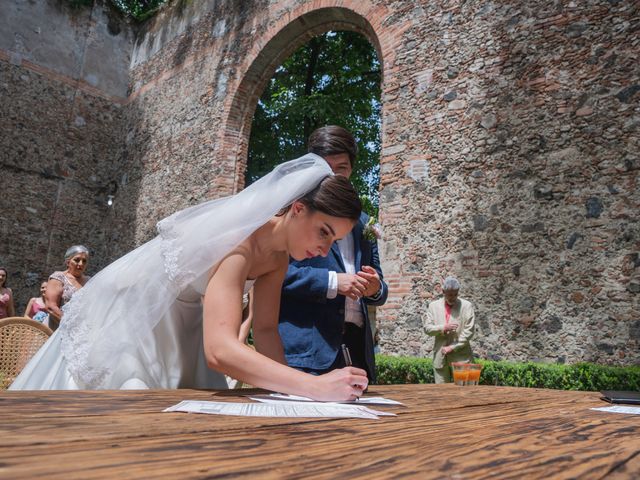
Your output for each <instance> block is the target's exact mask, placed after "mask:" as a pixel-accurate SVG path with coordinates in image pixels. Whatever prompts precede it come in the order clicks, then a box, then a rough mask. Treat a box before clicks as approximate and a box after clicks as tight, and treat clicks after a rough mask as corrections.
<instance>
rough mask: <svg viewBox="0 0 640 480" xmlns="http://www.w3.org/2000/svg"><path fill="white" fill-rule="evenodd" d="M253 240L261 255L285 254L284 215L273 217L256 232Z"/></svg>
mask: <svg viewBox="0 0 640 480" xmlns="http://www.w3.org/2000/svg"><path fill="white" fill-rule="evenodd" d="M255 240H256V246H257V247H258V249H259V250H260V251H261V253H262V254H271V253H276V252H287V233H286V215H283V216H281V217H273V218H272V219H271V220H269V221H268V222H267V223H265V224H264V225H263V226H262V227H260V228H259V229H258V230H256V233H255Z"/></svg>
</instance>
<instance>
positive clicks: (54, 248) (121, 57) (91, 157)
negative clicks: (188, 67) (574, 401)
mask: <svg viewBox="0 0 640 480" xmlns="http://www.w3.org/2000/svg"><path fill="white" fill-rule="evenodd" d="M64 5H65V4H64V3H62V2H58V1H53V0H50V1H45V2H29V1H15V2H6V3H5V4H3V6H2V18H3V19H2V22H0V168H1V173H0V192H2V194H1V197H2V198H1V200H0V205H1V208H0V264H1V265H4V266H6V267H7V268H8V270H9V283H8V284H9V286H10V287H12V289H13V290H14V293H15V296H16V300H17V307H18V308H17V309H16V310H17V313H18V314H20V315H22V313H23V311H24V307H25V305H26V302H27V301H28V299H29V298H30V297H31V296H34V295H37V294H38V288H39V283H40V281H42V280H45V279H46V278H47V277H48V275H49V274H50V273H51V272H53V271H54V270H60V269H64V268H65V267H64V252H65V251H66V249H67V248H68V247H69V246H71V245H74V244H78V243H82V244H85V245H87V246H88V247H89V248H90V250H91V252H92V257H93V258H92V264H91V265H90V267H89V272H90V273H94V272H96V271H97V270H99V269H100V268H101V267H102V266H104V265H105V264H106V263H107V262H108V260H109V259H110V258H111V257H113V255H114V251H117V250H118V249H117V248H115V247H114V246H116V247H117V245H119V244H120V243H121V242H122V241H123V240H124V243H126V244H128V245H130V244H131V243H132V242H131V241H130V240H128V239H127V238H126V237H127V234H126V229H124V230H122V229H119V228H117V226H116V225H117V222H118V220H119V218H118V214H117V213H116V212H115V211H114V209H110V208H108V207H107V205H106V201H107V195H108V193H109V192H110V191H111V190H113V189H114V188H116V187H115V186H116V185H117V182H119V181H120V175H121V173H120V171H121V170H122V169H123V161H124V160H125V155H124V149H123V145H124V142H123V141H122V138H123V132H124V123H123V118H124V117H123V108H124V105H125V103H126V96H127V88H128V78H129V70H128V68H129V56H130V53H131V49H132V46H133V34H132V32H131V30H130V29H129V27H128V26H127V25H126V23H124V22H122V21H121V20H119V19H118V18H117V16H114V13H113V12H112V11H111V10H110V9H108V8H106V7H105V6H103V5H102V4H99V3H96V5H94V7H93V8H88V9H82V10H77V11H76V10H70V9H69V8H68V7H65V6H64ZM127 45H128V47H127ZM106 59H108V60H106ZM123 213H124V212H123ZM120 216H122V215H120ZM120 220H122V219H120ZM125 223H126V222H125Z"/></svg>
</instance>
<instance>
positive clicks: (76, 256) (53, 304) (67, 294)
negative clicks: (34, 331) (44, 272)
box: [45, 245, 91, 330]
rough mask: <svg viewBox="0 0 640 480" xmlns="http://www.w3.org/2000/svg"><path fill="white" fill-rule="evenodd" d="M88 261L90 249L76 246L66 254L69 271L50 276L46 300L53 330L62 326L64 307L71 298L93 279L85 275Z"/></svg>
mask: <svg viewBox="0 0 640 480" xmlns="http://www.w3.org/2000/svg"><path fill="white" fill-rule="evenodd" d="M88 261H89V249H88V248H87V247H85V246H84V245H74V246H73V247H70V248H69V249H68V250H67V251H66V253H65V254H64V263H65V264H66V265H67V269H66V270H64V271H60V272H53V273H52V274H51V275H49V281H48V282H47V288H46V292H45V299H46V306H47V311H48V312H49V327H50V328H51V329H52V330H55V329H57V328H58V325H59V324H60V319H61V318H62V310H61V308H62V306H63V305H65V304H66V303H68V302H69V300H71V297H72V296H73V295H74V294H75V293H76V292H77V291H78V290H79V289H81V288H82V287H84V284H85V283H87V282H88V281H89V278H91V277H88V276H87V275H85V274H84V272H85V270H86V269H87V262H88Z"/></svg>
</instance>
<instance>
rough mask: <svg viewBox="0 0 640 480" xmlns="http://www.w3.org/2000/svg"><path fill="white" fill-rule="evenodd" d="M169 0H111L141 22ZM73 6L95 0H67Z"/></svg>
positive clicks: (119, 8) (87, 4) (124, 12)
mask: <svg viewBox="0 0 640 480" xmlns="http://www.w3.org/2000/svg"><path fill="white" fill-rule="evenodd" d="M167 1H168V0H111V3H112V4H113V5H115V7H116V8H117V9H118V10H120V11H121V12H122V13H123V14H125V15H127V16H128V17H131V18H133V19H135V20H137V21H139V22H141V21H143V20H146V19H147V18H149V17H151V16H152V15H153V14H154V13H156V10H158V8H159V7H160V6H161V5H163V4H165V3H166V2H167ZM67 2H68V3H69V5H71V7H72V8H81V7H88V6H91V5H93V0H67Z"/></svg>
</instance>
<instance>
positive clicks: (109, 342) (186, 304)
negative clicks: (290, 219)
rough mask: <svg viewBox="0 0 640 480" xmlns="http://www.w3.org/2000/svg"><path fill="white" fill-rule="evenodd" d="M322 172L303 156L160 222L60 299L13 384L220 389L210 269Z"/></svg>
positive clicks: (318, 162) (320, 164)
mask: <svg viewBox="0 0 640 480" xmlns="http://www.w3.org/2000/svg"><path fill="white" fill-rule="evenodd" d="M327 175H331V169H330V168H329V166H328V165H327V163H326V162H325V161H324V159H322V158H321V157H319V156H317V155H313V154H308V155H305V156H304V157H301V158H299V159H297V160H292V161H290V162H286V163H283V164H281V165H279V166H278V167H276V168H275V169H274V170H273V171H272V172H271V173H269V174H268V175H266V176H265V177H263V178H262V179H260V180H258V181H257V182H255V183H254V184H252V185H250V186H249V187H248V188H246V189H245V190H243V191H242V192H240V193H238V194H236V195H234V196H232V197H227V198H223V199H220V200H214V201H210V202H206V203H203V204H200V205H196V206H194V207H191V208H188V209H186V210H183V211H181V212H178V213H176V214H174V215H172V216H170V217H168V218H166V219H164V220H162V221H161V222H159V223H158V232H159V235H158V236H157V237H155V238H154V239H153V240H151V241H149V242H147V243H145V244H144V245H142V246H140V247H138V248H137V249H135V250H133V251H132V252H130V253H128V254H127V255H125V256H124V257H122V258H120V259H118V260H116V261H115V262H113V263H112V264H111V265H109V266H107V267H106V268H104V269H103V270H102V271H100V272H99V273H98V274H97V275H95V276H94V277H92V278H91V280H89V282H87V284H86V285H85V286H84V287H83V288H82V289H80V290H79V291H78V292H77V293H76V294H75V295H74V296H73V298H72V299H71V301H70V302H69V303H67V304H66V305H65V306H64V307H63V313H64V315H63V318H62V321H61V324H60V327H59V328H58V330H57V331H56V332H55V333H54V334H53V335H52V336H51V338H50V339H49V340H48V341H47V342H46V343H45V344H44V346H43V347H42V348H41V349H40V350H39V351H38V353H37V354H36V355H35V356H34V357H33V358H32V359H31V361H30V362H29V363H28V364H27V366H26V367H25V368H24V369H23V370H22V372H21V373H20V375H19V376H18V377H17V378H16V380H15V381H14V382H13V383H12V384H11V386H10V387H9V389H10V390H68V389H127V388H130V389H139V388H226V385H227V383H226V380H225V378H224V375H222V373H219V372H215V371H213V370H210V369H209V368H207V365H206V362H205V359H204V353H203V339H202V304H201V298H202V296H203V295H204V291H205V289H206V285H207V281H208V278H209V271H210V269H211V267H213V266H214V265H216V264H217V263H218V262H219V261H220V260H221V259H222V258H223V257H224V256H225V255H226V254H227V253H228V252H229V251H231V250H232V249H233V248H234V247H235V246H236V245H238V244H239V243H240V242H242V241H243V240H244V239H245V238H247V237H248V236H249V235H251V233H252V232H253V231H255V230H256V229H257V228H259V227H260V226H262V225H264V224H265V223H266V222H267V221H268V220H269V219H270V218H271V217H273V215H275V214H276V213H278V212H279V211H280V210H281V209H282V208H284V207H286V206H287V205H290V204H291V203H292V202H293V201H294V200H296V199H298V198H300V197H302V196H303V195H304V194H305V193H307V192H309V191H310V190H312V189H313V188H314V187H315V186H317V185H318V183H319V182H320V180H322V179H323V178H324V177H326V176H327ZM250 286H251V284H250V283H247V284H245V291H248V289H249V288H250ZM238 301H240V300H238Z"/></svg>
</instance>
